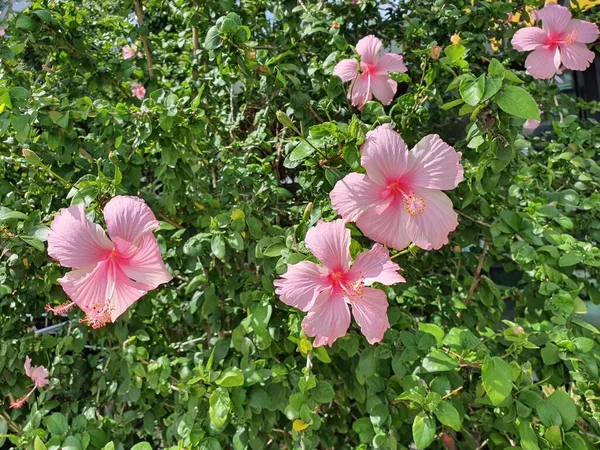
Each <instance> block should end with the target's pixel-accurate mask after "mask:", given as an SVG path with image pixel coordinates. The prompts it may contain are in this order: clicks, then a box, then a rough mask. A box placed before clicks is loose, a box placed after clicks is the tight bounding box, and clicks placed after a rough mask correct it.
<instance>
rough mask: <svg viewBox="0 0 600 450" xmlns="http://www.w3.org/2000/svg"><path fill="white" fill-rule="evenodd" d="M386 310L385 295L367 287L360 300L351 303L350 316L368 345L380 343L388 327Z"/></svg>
mask: <svg viewBox="0 0 600 450" xmlns="http://www.w3.org/2000/svg"><path fill="white" fill-rule="evenodd" d="M387 308H388V301H387V297H386V295H385V293H384V292H383V291H381V290H379V289H373V288H369V287H366V288H364V291H363V296H362V298H361V299H360V300H358V301H357V302H353V303H352V315H353V316H354V319H355V320H356V323H358V325H359V326H360V331H361V332H362V334H364V335H365V337H366V338H367V341H368V342H369V344H375V343H377V342H380V341H381V340H382V339H383V335H384V334H385V332H386V331H387V329H388V328H389V327H390V322H389V320H388V317H387Z"/></svg>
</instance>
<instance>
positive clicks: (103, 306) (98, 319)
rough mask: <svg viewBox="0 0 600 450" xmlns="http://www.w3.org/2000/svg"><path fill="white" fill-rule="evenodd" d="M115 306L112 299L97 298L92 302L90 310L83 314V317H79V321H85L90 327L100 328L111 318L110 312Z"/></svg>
mask: <svg viewBox="0 0 600 450" xmlns="http://www.w3.org/2000/svg"><path fill="white" fill-rule="evenodd" d="M114 309H115V306H114V304H113V302H112V300H110V299H109V300H104V301H102V300H98V301H96V302H94V304H93V305H92V307H91V308H90V310H89V311H88V313H87V314H86V316H85V319H79V323H87V324H88V325H90V326H91V327H92V328H94V329H96V328H101V327H103V326H104V325H106V324H107V323H109V322H112V320H111V313H112V312H113V311H114Z"/></svg>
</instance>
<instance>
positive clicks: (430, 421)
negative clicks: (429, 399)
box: [412, 412, 436, 450]
mask: <svg viewBox="0 0 600 450" xmlns="http://www.w3.org/2000/svg"><path fill="white" fill-rule="evenodd" d="M435 428H436V424H435V419H434V418H432V417H430V416H428V415H427V414H425V413H424V412H420V413H419V414H417V416H416V417H415V421H414V422H413V425H412V435H413V440H414V441H415V445H416V446H417V449H418V450H421V449H423V448H427V447H429V446H430V445H431V443H432V442H433V440H434V439H435Z"/></svg>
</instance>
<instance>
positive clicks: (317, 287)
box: [274, 219, 404, 347]
mask: <svg viewBox="0 0 600 450" xmlns="http://www.w3.org/2000/svg"><path fill="white" fill-rule="evenodd" d="M305 243H306V247H307V248H308V249H309V250H310V251H311V253H312V254H313V255H315V256H316V257H317V259H318V260H319V261H320V262H321V263H322V264H315V263H313V262H310V261H302V262H300V263H298V264H293V265H289V266H288V270H287V272H286V273H285V274H284V275H283V276H282V277H281V278H280V279H278V280H275V283H274V284H275V287H276V290H275V293H276V294H277V295H279V297H280V298H281V301H282V302H284V303H285V304H286V305H290V306H293V307H294V308H298V309H299V310H301V311H304V312H308V314H307V315H306V317H305V318H304V320H303V321H302V329H303V330H304V332H305V333H306V334H307V335H308V336H311V337H313V336H314V337H315V341H314V344H313V345H314V346H315V347H319V346H321V345H329V346H330V347H331V346H332V345H333V343H334V342H335V341H336V339H338V338H341V337H343V336H345V335H346V332H347V331H348V327H349V326H350V311H349V309H348V305H351V306H352V314H353V315H354V318H355V319H356V322H357V323H358V325H359V326H360V330H361V331H362V333H363V334H364V335H365V336H366V338H367V341H369V343H370V344H374V343H376V342H379V341H381V340H382V339H383V335H384V333H385V331H386V330H387V329H388V328H389V327H390V323H389V321H388V318H387V308H388V302H387V297H386V295H385V293H384V292H383V291H381V290H379V289H373V288H371V287H368V286H371V285H372V284H373V283H375V282H377V283H381V284H385V285H388V286H390V285H392V284H394V283H398V282H404V278H403V277H402V276H400V275H399V274H398V270H400V267H399V266H398V265H397V264H395V263H394V262H392V260H391V259H390V254H389V252H388V251H387V250H386V249H385V248H384V247H383V246H382V245H379V244H375V245H374V246H373V248H372V249H371V250H369V251H368V252H363V253H361V254H360V255H359V256H358V258H356V261H355V262H354V265H352V258H351V257H350V230H348V229H347V228H346V226H345V221H344V220H342V219H338V220H335V221H333V222H323V221H320V222H319V223H318V224H317V225H316V226H315V227H313V228H311V229H310V230H309V231H308V233H307V234H306V240H305Z"/></svg>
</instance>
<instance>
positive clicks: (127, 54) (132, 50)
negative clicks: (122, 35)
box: [121, 44, 139, 59]
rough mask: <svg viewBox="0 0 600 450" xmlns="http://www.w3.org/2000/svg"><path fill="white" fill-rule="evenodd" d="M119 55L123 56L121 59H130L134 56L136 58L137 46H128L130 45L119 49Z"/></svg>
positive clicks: (137, 53)
mask: <svg viewBox="0 0 600 450" xmlns="http://www.w3.org/2000/svg"><path fill="white" fill-rule="evenodd" d="M121 55H122V56H123V59H131V58H134V57H135V56H138V55H139V52H138V48H137V45H135V44H130V45H126V46H124V47H123V48H122V49H121Z"/></svg>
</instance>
